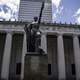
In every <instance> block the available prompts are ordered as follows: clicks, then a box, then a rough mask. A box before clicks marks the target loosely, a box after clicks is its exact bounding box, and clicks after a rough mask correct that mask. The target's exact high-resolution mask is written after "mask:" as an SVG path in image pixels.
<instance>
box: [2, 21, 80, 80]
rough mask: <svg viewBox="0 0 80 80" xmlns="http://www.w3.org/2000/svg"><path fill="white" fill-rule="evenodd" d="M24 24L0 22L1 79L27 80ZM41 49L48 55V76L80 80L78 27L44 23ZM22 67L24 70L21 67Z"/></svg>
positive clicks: (79, 29)
mask: <svg viewBox="0 0 80 80" xmlns="http://www.w3.org/2000/svg"><path fill="white" fill-rule="evenodd" d="M24 26H25V22H0V77H1V78H2V79H5V80H8V79H9V78H20V79H23V78H24V56H25V54H26V51H27V48H26V34H25V31H24ZM40 30H41V31H42V37H41V47H42V48H43V49H44V51H45V52H46V53H45V54H47V55H48V67H49V73H48V77H49V78H50V79H51V78H52V79H54V80H56V79H59V80H62V79H63V80H65V79H74V80H79V79H80V28H79V25H71V24H70V25H67V24H50V23H49V24H48V23H46V24H41V26H40ZM20 66H21V67H20Z"/></svg>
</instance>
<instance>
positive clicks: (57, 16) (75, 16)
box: [52, 0, 80, 24]
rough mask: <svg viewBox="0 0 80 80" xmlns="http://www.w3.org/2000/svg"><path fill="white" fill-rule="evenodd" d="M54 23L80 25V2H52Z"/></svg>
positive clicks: (74, 0)
mask: <svg viewBox="0 0 80 80" xmlns="http://www.w3.org/2000/svg"><path fill="white" fill-rule="evenodd" d="M52 21H53V22H54V21H56V22H62V23H65V22H66V23H68V24H69V23H72V24H75V23H77V24H80V0H52Z"/></svg>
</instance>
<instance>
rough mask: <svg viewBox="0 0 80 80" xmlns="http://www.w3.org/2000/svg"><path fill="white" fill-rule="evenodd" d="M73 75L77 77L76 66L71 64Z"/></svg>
mask: <svg viewBox="0 0 80 80" xmlns="http://www.w3.org/2000/svg"><path fill="white" fill-rule="evenodd" d="M71 69H72V75H75V74H76V73H75V64H71Z"/></svg>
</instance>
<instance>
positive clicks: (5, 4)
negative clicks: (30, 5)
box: [0, 0, 20, 21]
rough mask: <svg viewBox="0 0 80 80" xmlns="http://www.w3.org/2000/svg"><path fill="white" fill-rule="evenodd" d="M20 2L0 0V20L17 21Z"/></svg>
mask: <svg viewBox="0 0 80 80" xmlns="http://www.w3.org/2000/svg"><path fill="white" fill-rule="evenodd" d="M19 3H20V0H0V20H3V19H5V20H6V21H8V20H11V21H14V20H18V12H19Z"/></svg>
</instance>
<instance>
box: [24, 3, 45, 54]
mask: <svg viewBox="0 0 80 80" xmlns="http://www.w3.org/2000/svg"><path fill="white" fill-rule="evenodd" d="M43 7H44V2H43V3H42V7H41V11H40V15H39V19H38V17H34V21H33V22H32V23H30V24H28V25H25V28H24V30H25V32H26V36H27V52H39V53H42V52H43V50H42V49H41V48H40V47H39V46H40V43H41V31H40V30H39V25H40V21H41V16H42V10H43Z"/></svg>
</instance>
